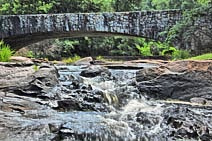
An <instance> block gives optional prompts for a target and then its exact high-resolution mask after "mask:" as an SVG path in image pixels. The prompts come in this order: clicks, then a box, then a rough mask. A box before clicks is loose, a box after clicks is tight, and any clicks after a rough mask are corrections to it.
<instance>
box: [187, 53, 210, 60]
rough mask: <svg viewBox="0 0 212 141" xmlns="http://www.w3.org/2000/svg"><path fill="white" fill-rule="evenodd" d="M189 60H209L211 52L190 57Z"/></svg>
mask: <svg viewBox="0 0 212 141" xmlns="http://www.w3.org/2000/svg"><path fill="white" fill-rule="evenodd" d="M189 59H190V60H211V59H212V53H207V54H202V55H199V56H195V57H191V58H189Z"/></svg>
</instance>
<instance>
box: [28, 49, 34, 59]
mask: <svg viewBox="0 0 212 141" xmlns="http://www.w3.org/2000/svg"><path fill="white" fill-rule="evenodd" d="M27 57H29V58H34V57H35V55H34V53H33V52H32V51H28V52H27Z"/></svg>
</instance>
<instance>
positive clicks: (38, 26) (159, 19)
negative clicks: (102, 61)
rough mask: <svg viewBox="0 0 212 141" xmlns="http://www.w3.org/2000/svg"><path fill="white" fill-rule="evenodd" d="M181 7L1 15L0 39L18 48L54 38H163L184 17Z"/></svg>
mask: <svg viewBox="0 0 212 141" xmlns="http://www.w3.org/2000/svg"><path fill="white" fill-rule="evenodd" d="M181 18H182V12H181V11H179V10H167V11H132V12H114V13H64V14H35V15H2V16H0V39H3V40H4V41H5V42H6V43H8V44H10V45H11V46H12V48H14V49H19V48H21V47H24V46H26V45H29V44H32V43H35V42H39V41H42V40H44V39H51V38H64V37H83V36H115V35H121V36H135V37H144V38H148V39H154V40H163V39H164V37H162V36H161V35H160V33H161V32H162V31H164V30H166V29H167V28H170V27H172V26H173V25H175V24H176V22H177V21H179V20H181Z"/></svg>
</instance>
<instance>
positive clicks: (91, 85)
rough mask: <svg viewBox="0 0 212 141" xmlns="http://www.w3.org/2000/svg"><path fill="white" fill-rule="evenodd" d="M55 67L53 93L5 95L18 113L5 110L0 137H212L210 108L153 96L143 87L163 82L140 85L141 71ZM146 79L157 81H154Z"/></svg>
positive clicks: (72, 140)
mask: <svg viewBox="0 0 212 141" xmlns="http://www.w3.org/2000/svg"><path fill="white" fill-rule="evenodd" d="M137 65H138V66H139V68H141V67H142V68H150V69H151V68H155V67H157V66H155V65H151V64H148V63H144V64H142V63H141V64H137ZM56 69H57V71H58V77H59V78H58V79H59V82H58V83H57V85H56V86H55V87H54V88H51V91H50V92H48V93H46V94H45V93H44V94H42V95H41V96H39V95H38V96H36V97H28V96H25V95H20V94H19V95H14V94H9V93H8V94H7V96H6V97H4V98H3V100H2V101H3V104H10V103H12V104H13V105H12V106H11V105H9V106H10V107H11V108H12V109H13V111H11V112H9V111H8V110H6V111H5V110H4V107H3V106H4V105H3V106H2V108H1V109H3V110H2V111H0V118H1V119H0V131H1V132H0V140H2V141H20V140H22V141H29V140H33V141H175V140H177V141H210V140H212V136H211V133H212V120H211V118H212V107H211V106H208V105H202V104H198V103H190V102H185V101H181V100H176V99H175V100H173V99H154V98H151V97H150V96H149V95H147V94H145V93H142V90H148V91H149V90H153V91H154V89H155V88H157V86H158V85H159V84H156V86H155V87H153V88H151V87H148V89H145V88H144V87H143V89H141V87H139V86H140V85H139V84H138V82H137V80H136V77H137V76H136V75H137V74H136V73H137V72H138V71H139V69H107V68H105V67H102V66H98V65H91V66H90V67H87V66H72V65H70V66H61V65H58V66H56ZM38 78H39V77H38ZM43 81H44V80H43ZM36 83H38V82H36ZM142 83H144V84H145V85H146V84H148V85H153V82H152V81H144V82H142ZM38 84H39V83H38ZM47 85H48V84H47ZM148 85H147V86H148ZM166 85H169V84H167V83H166ZM32 90H33V89H32ZM32 90H31V91H32ZM31 91H30V92H31ZM14 101H16V102H17V103H14ZM27 104H28V106H26V105H27ZM24 107H27V108H26V109H24Z"/></svg>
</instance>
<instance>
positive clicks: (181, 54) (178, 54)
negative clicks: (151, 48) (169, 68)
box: [172, 50, 191, 60]
mask: <svg viewBox="0 0 212 141" xmlns="http://www.w3.org/2000/svg"><path fill="white" fill-rule="evenodd" d="M190 56H191V55H190V53H189V52H188V51H186V50H176V51H174V52H173V54H172V60H181V59H188V58H189V57H190Z"/></svg>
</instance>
